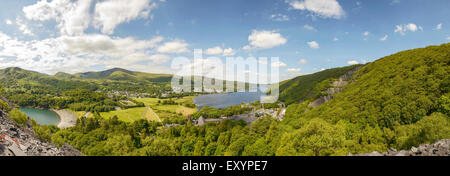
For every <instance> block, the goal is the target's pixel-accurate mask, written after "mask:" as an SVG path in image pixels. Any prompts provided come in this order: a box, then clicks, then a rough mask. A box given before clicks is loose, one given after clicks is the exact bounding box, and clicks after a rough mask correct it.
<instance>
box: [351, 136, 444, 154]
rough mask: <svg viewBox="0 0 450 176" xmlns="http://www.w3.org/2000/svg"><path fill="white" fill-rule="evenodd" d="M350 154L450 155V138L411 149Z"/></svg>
mask: <svg viewBox="0 0 450 176" xmlns="http://www.w3.org/2000/svg"><path fill="white" fill-rule="evenodd" d="M350 156H450V139H444V140H439V141H437V142H435V143H434V144H422V145H419V146H418V147H412V148H411V150H401V151H397V150H395V149H391V150H389V151H387V152H383V153H378V152H376V151H375V152H372V153H366V154H359V155H351V154H350Z"/></svg>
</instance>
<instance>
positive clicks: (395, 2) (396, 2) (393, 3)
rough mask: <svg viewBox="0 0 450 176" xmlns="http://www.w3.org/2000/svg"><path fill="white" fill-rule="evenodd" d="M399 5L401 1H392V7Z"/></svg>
mask: <svg viewBox="0 0 450 176" xmlns="http://www.w3.org/2000/svg"><path fill="white" fill-rule="evenodd" d="M399 3H400V0H392V2H391V3H390V5H395V4H399Z"/></svg>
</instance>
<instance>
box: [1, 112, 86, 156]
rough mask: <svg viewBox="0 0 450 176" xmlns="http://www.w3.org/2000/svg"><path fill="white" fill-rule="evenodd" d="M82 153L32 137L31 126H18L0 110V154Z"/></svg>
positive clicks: (43, 154)
mask: <svg viewBox="0 0 450 176" xmlns="http://www.w3.org/2000/svg"><path fill="white" fill-rule="evenodd" d="M81 155H82V153H81V152H80V151H78V150H76V149H75V148H73V147H72V146H70V145H68V144H65V145H63V146H62V147H56V146H55V145H53V144H51V143H47V142H44V141H41V140H40V139H38V138H36V137H34V131H33V129H31V128H27V127H24V128H20V127H18V126H17V125H16V124H15V122H14V121H13V120H11V119H10V118H9V117H8V115H7V113H5V112H3V111H1V110H0V156H81Z"/></svg>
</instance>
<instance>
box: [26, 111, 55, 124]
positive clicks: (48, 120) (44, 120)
mask: <svg viewBox="0 0 450 176" xmlns="http://www.w3.org/2000/svg"><path fill="white" fill-rule="evenodd" d="M19 110H20V111H22V112H24V113H25V114H27V115H28V117H31V118H32V119H34V120H36V122H37V123H38V124H40V125H58V123H59V122H60V118H59V116H58V114H56V113H55V112H53V111H50V110H45V109H35V108H19Z"/></svg>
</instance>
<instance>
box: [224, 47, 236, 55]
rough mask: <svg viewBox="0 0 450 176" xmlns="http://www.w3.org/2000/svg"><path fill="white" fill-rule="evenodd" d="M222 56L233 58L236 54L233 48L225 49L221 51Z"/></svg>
mask: <svg viewBox="0 0 450 176" xmlns="http://www.w3.org/2000/svg"><path fill="white" fill-rule="evenodd" d="M223 55H224V56H234V55H236V52H235V51H234V50H233V48H227V49H225V50H223Z"/></svg>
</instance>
